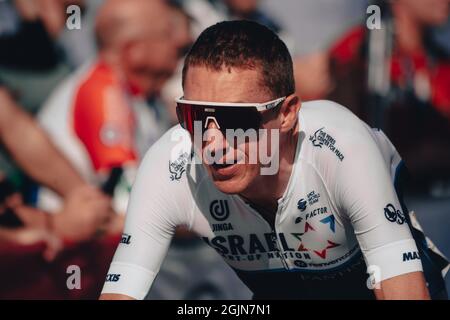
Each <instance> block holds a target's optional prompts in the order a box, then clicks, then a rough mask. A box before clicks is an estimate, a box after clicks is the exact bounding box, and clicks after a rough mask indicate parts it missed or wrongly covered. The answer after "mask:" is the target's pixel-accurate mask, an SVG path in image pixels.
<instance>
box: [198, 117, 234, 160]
mask: <svg viewBox="0 0 450 320" xmlns="http://www.w3.org/2000/svg"><path fill="white" fill-rule="evenodd" d="M207 121H208V122H207V124H206V129H207V130H206V131H205V133H204V137H203V138H204V139H203V140H204V142H203V151H204V152H207V153H208V154H210V155H211V156H212V157H215V156H216V155H218V154H220V155H221V157H220V159H219V157H218V160H222V159H223V161H224V162H225V159H224V157H225V155H226V153H227V150H228V148H229V145H228V142H227V139H226V138H225V136H224V135H223V133H222V131H220V125H219V123H217V121H216V120H215V118H212V119H208V120H207Z"/></svg>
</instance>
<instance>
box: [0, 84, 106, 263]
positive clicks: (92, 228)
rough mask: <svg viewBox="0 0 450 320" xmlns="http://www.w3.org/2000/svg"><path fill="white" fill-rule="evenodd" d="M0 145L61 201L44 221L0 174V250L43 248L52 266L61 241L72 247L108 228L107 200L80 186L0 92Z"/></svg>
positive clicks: (47, 142) (52, 148)
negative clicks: (14, 246)
mask: <svg viewBox="0 0 450 320" xmlns="http://www.w3.org/2000/svg"><path fill="white" fill-rule="evenodd" d="M0 144H1V145H2V146H3V147H4V148H6V150H8V151H9V153H10V154H11V155H12V157H13V158H14V159H15V161H16V162H17V164H18V166H19V167H21V168H22V169H23V170H24V171H25V172H26V173H27V174H28V175H29V176H30V177H32V178H33V179H34V180H35V181H37V182H38V183H40V184H43V185H46V186H47V187H48V188H51V189H52V190H54V191H55V192H57V193H58V194H59V195H60V196H61V197H62V198H63V199H64V205H63V207H62V208H61V210H60V211H59V212H58V214H56V215H49V214H47V213H46V212H43V211H41V210H38V209H36V208H33V207H31V206H29V205H27V204H25V203H24V202H23V200H22V197H21V195H20V193H19V192H18V190H16V189H15V186H14V183H13V182H11V181H10V180H9V179H8V177H7V176H6V175H4V174H1V177H0V199H1V202H0V242H1V246H2V247H4V246H8V245H10V244H19V245H31V244H34V243H38V242H45V243H46V249H45V251H44V252H43V253H44V257H45V258H46V259H47V260H52V259H54V258H55V256H56V254H57V253H58V252H59V251H60V250H61V249H62V241H61V240H62V239H64V240H70V241H74V242H77V241H85V240H88V239H90V238H91V237H92V236H93V235H94V234H95V233H96V232H97V231H98V230H99V229H101V228H103V227H104V226H105V225H106V224H107V223H108V222H107V221H108V219H109V218H110V215H111V210H110V199H109V198H108V197H107V196H105V195H103V194H102V193H101V192H100V190H98V189H97V188H95V187H93V186H90V185H87V184H86V183H85V182H84V181H83V179H82V178H81V177H80V175H79V174H78V173H77V172H76V171H75V170H74V169H73V167H72V166H71V165H70V163H69V162H68V161H67V160H66V159H65V158H64V156H62V155H61V153H60V152H59V151H58V150H57V149H56V148H55V146H54V145H53V144H52V143H51V141H50V139H49V138H48V136H47V135H46V134H45V132H44V131H43V130H42V129H41V128H40V127H39V126H38V125H37V123H36V122H35V121H34V120H33V119H32V118H31V116H29V115H28V114H27V113H26V112H24V111H22V110H21V108H20V107H19V106H18V105H17V104H16V103H15V101H14V100H13V99H12V97H11V96H10V94H9V93H8V91H7V90H6V89H5V88H2V87H0ZM0 173H1V172H0Z"/></svg>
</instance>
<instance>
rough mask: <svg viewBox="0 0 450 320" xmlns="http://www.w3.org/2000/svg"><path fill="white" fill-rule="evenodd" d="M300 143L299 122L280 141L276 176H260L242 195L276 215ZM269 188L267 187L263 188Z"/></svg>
mask: <svg viewBox="0 0 450 320" xmlns="http://www.w3.org/2000/svg"><path fill="white" fill-rule="evenodd" d="M297 142H298V121H297V124H296V125H295V126H294V128H293V129H292V130H291V132H290V133H289V134H288V135H287V136H286V138H285V139H283V140H280V149H279V152H280V158H279V169H278V172H277V174H275V175H259V176H258V178H256V179H255V181H254V182H253V183H252V184H251V185H250V186H249V188H247V190H245V191H244V192H243V193H241V194H240V196H242V197H243V198H245V199H247V200H248V201H250V202H251V203H253V204H254V205H256V206H257V207H261V208H264V209H265V211H270V213H271V214H273V215H275V213H276V210H277V207H278V199H280V198H281V197H282V196H283V194H284V192H285V191H286V189H287V186H288V183H289V179H290V177H291V174H292V170H293V167H294V160H295V154H296V150H297ZM261 186H267V187H263V188H262V187H261Z"/></svg>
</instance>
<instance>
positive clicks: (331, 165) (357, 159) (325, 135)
mask: <svg viewBox="0 0 450 320" xmlns="http://www.w3.org/2000/svg"><path fill="white" fill-rule="evenodd" d="M299 121H300V134H302V135H304V139H303V145H302V151H301V158H302V159H303V160H306V161H307V162H309V163H310V164H311V165H313V166H314V167H315V168H316V170H318V171H319V172H320V173H321V175H322V176H323V177H324V178H327V177H329V178H330V179H334V178H333V177H336V176H337V175H340V174H341V173H342V172H347V171H349V172H351V171H352V170H354V169H355V168H356V167H366V168H367V167H369V166H370V165H371V163H373V161H379V162H381V163H383V165H386V166H387V167H389V166H390V165H391V163H393V162H394V161H396V162H398V159H399V156H398V153H397V151H396V150H395V147H394V146H393V145H392V143H391V142H390V141H389V139H388V138H387V137H386V135H385V134H384V133H383V132H382V131H381V130H378V129H372V128H371V127H369V126H368V125H367V124H366V123H365V122H363V121H362V120H361V119H359V118H358V117H357V116H356V115H354V114H353V113H352V112H351V111H350V110H348V109H347V108H345V107H344V106H342V105H340V104H337V103H335V102H332V101H325V100H320V101H311V102H306V103H304V104H303V105H302V107H301V110H300V114H299ZM394 158H395V159H394Z"/></svg>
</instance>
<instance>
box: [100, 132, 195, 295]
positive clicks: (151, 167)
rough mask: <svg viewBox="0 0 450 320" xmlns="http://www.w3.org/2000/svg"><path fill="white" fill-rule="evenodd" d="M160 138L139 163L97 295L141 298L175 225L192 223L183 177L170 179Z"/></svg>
mask: <svg viewBox="0 0 450 320" xmlns="http://www.w3.org/2000/svg"><path fill="white" fill-rule="evenodd" d="M166 136H167V134H166ZM164 137H165V136H164ZM164 137H163V138H161V139H164ZM161 139H160V140H159V141H158V142H157V143H156V144H155V145H154V146H152V148H150V150H149V151H148V152H147V154H146V155H145V157H144V159H143V162H142V164H141V166H140V167H139V170H138V173H137V178H136V180H135V182H134V185H133V188H132V191H131V197H130V200H129V203H128V208H127V213H126V222H125V228H124V233H123V235H122V240H121V242H120V244H119V245H118V248H117V250H116V253H115V255H114V258H113V261H112V263H111V266H110V268H109V271H108V274H107V276H106V281H105V284H104V287H103V291H102V293H116V294H123V295H127V296H130V297H132V298H135V299H143V298H144V297H145V296H146V294H147V293H148V291H149V289H150V287H151V285H152V283H153V280H154V279H155V277H156V274H157V273H158V271H159V269H160V267H161V264H162V262H163V260H164V258H165V256H166V253H167V250H168V247H169V244H170V242H171V239H172V236H173V234H174V230H175V227H176V226H181V225H184V226H187V227H188V228H189V229H190V228H191V227H192V217H191V216H190V215H189V211H188V207H189V206H188V204H187V203H184V202H183V201H187V200H186V199H187V196H186V190H185V189H184V187H185V185H184V182H185V181H182V179H180V180H171V179H170V173H169V159H170V158H169V156H167V157H166V155H167V153H168V152H170V151H168V148H167V146H165V141H161ZM164 140H165V139H164ZM182 178H185V176H184V177H182ZM175 194H176V196H174V195H175Z"/></svg>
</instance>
